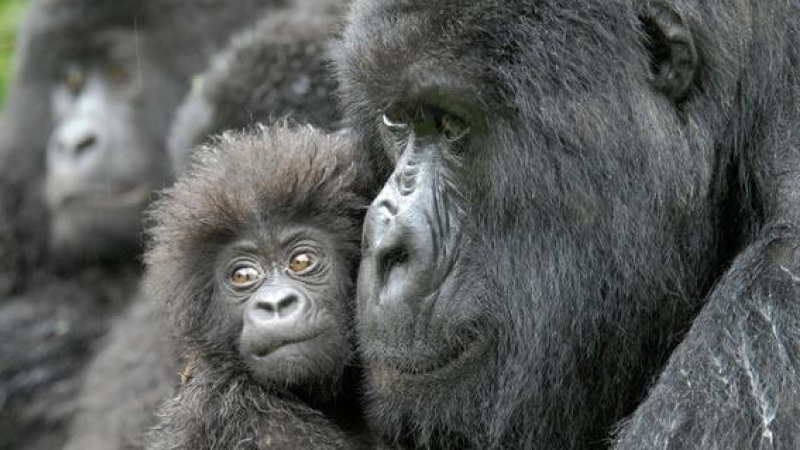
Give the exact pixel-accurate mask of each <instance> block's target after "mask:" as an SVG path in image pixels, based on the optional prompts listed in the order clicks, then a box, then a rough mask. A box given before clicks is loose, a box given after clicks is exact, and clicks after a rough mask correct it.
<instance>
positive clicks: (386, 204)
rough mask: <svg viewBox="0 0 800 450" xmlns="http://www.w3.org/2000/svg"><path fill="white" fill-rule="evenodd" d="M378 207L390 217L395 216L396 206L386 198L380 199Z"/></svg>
mask: <svg viewBox="0 0 800 450" xmlns="http://www.w3.org/2000/svg"><path fill="white" fill-rule="evenodd" d="M378 207H379V208H383V209H385V210H386V211H387V212H388V213H389V214H391V215H392V216H396V215H397V211H398V210H397V204H396V203H395V202H394V201H392V200H390V199H388V198H384V199H381V200H380V201H379V202H378Z"/></svg>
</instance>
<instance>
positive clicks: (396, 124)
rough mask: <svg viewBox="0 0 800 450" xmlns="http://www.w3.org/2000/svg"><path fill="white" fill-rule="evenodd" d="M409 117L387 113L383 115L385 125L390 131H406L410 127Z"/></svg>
mask: <svg viewBox="0 0 800 450" xmlns="http://www.w3.org/2000/svg"><path fill="white" fill-rule="evenodd" d="M409 122H410V120H409V117H408V116H407V115H405V114H403V113H399V112H396V111H394V112H387V113H385V114H384V115H383V124H384V125H386V128H388V129H389V130H390V131H405V130H407V129H408V126H409Z"/></svg>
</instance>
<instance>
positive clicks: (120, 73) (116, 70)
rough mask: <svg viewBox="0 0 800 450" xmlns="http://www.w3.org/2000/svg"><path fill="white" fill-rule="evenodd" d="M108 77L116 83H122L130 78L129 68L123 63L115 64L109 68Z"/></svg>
mask: <svg viewBox="0 0 800 450" xmlns="http://www.w3.org/2000/svg"><path fill="white" fill-rule="evenodd" d="M108 79H109V80H111V82H112V83H114V84H122V83H124V82H125V81H127V80H128V70H127V69H126V68H125V67H124V66H122V65H121V64H114V65H113V66H111V67H109V68H108Z"/></svg>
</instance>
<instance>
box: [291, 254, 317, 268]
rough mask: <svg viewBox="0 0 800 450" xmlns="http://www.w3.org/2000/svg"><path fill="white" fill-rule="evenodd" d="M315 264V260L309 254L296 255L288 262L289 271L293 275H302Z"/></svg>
mask: <svg viewBox="0 0 800 450" xmlns="http://www.w3.org/2000/svg"><path fill="white" fill-rule="evenodd" d="M316 262H317V260H316V258H315V257H314V255H312V254H311V253H298V254H296V255H294V256H292V260H291V261H289V270H291V271H292V272H294V273H303V272H305V271H307V270H308V269H310V268H312V267H313V266H314V264H315V263H316Z"/></svg>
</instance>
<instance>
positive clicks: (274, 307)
mask: <svg viewBox="0 0 800 450" xmlns="http://www.w3.org/2000/svg"><path fill="white" fill-rule="evenodd" d="M304 298H305V297H304V296H303V295H301V294H300V292H298V291H297V290H296V289H292V288H289V287H268V288H262V289H260V290H259V291H258V292H256V293H255V294H253V298H252V299H251V300H250V302H249V304H248V311H247V312H246V320H248V321H250V322H251V323H252V324H254V325H270V326H272V324H274V323H278V322H280V323H287V322H288V323H291V322H295V321H297V320H298V318H299V317H300V316H302V314H299V313H300V312H301V311H303V310H304V308H303V306H304V303H305V300H304Z"/></svg>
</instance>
